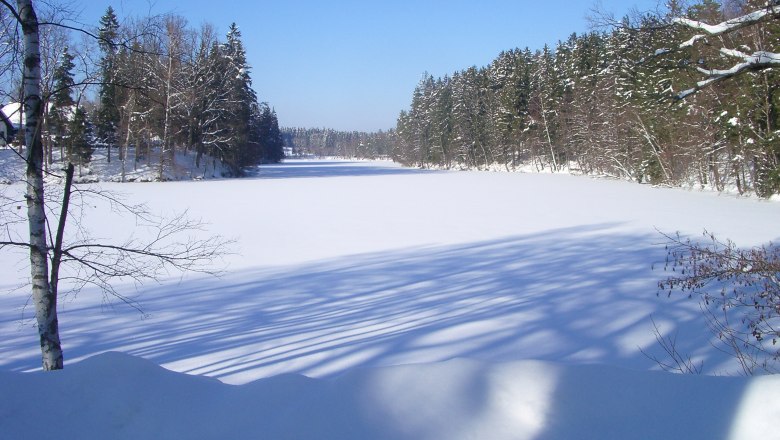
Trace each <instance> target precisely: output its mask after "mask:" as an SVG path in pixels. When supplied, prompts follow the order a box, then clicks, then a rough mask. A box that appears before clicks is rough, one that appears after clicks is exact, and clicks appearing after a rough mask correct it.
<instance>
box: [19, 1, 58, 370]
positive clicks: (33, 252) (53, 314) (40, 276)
mask: <svg viewBox="0 0 780 440" xmlns="http://www.w3.org/2000/svg"><path fill="white" fill-rule="evenodd" d="M16 4H17V8H18V13H19V18H20V19H21V25H22V32H23V33H24V77H23V86H24V114H25V118H26V119H25V125H24V136H25V143H26V145H27V195H26V198H27V218H28V222H29V227H30V275H31V278H32V298H33V303H34V305H35V318H36V321H37V323H38V334H39V335H40V339H41V354H42V360H43V369H44V370H58V369H61V368H62V364H63V361H62V347H61V346H60V335H59V326H58V322H57V296H56V292H53V291H52V290H51V286H50V284H49V276H48V275H49V273H48V271H49V261H48V256H49V254H48V243H47V240H46V211H45V206H44V197H43V191H44V189H43V143H42V142H41V130H40V122H41V113H42V111H41V110H42V108H41V95H40V93H41V92H40V81H41V55H40V43H39V40H38V18H37V16H36V15H35V10H34V9H33V5H32V1H31V0H17V2H16Z"/></svg>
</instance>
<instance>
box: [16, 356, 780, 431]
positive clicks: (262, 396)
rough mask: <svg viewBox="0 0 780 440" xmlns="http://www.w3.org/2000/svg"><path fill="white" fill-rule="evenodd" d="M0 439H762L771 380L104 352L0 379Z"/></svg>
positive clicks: (776, 404) (769, 420)
mask: <svg viewBox="0 0 780 440" xmlns="http://www.w3.org/2000/svg"><path fill="white" fill-rule="evenodd" d="M0 390H2V393H3V397H4V398H3V399H2V401H0V435H2V437H3V438H9V439H11V438H16V439H21V438H25V439H45V438H80V439H107V438H111V439H152V438H187V439H191V440H193V439H216V438H230V439H256V438H267V439H319V440H324V439H334V440H335V439H338V440H349V439H355V440H365V439H373V440H379V439H420V440H422V439H431V440H433V439H449V440H456V439H467V438H479V439H492V440H499V439H516V440H521V439H549V440H555V439H561V440H563V439H566V440H568V439H600V440H609V439H615V440H625V439H638V438H642V439H686V440H695V439H702V440H705V439H706V440H717V439H732V440H737V439H746V440H747V439H772V438H780V435H778V433H777V430H776V429H775V426H774V424H775V423H774V422H775V421H776V420H777V416H778V414H780V401H778V399H777V398H776V396H777V395H778V393H780V377H775V376H771V377H769V376H765V377H756V378H733V377H730V378H729V377H711V376H682V375H674V374H668V373H659V372H639V371H631V370H624V369H618V368H613V367H607V366H597V365H591V366H561V365H558V364H553V363H546V362H537V361H519V362H512V363H503V364H487V363H480V362H476V361H469V360H464V359H454V360H450V361H446V362H441V363H435V364H418V365H408V366H395V367H385V368H372V369H358V370H352V371H350V372H347V373H345V374H344V375H342V376H339V377H337V378H332V379H311V378H307V377H305V376H301V375H293V374H288V375H280V376H275V377H271V378H267V379H260V380H257V381H255V382H252V383H249V384H246V385H241V386H234V385H226V384H223V383H221V382H219V381H217V380H215V379H210V378H205V377H200V376H190V375H186V374H181V373H174V372H171V371H168V370H165V369H163V368H162V367H159V366H157V365H155V364H153V363H151V362H149V361H146V360H143V359H140V358H136V357H132V356H129V355H124V354H120V353H105V354H101V355H98V356H95V357H92V358H89V359H87V360H85V361H82V362H80V363H77V364H72V365H70V366H69V367H68V368H67V369H65V370H63V371H59V372H56V373H7V372H2V373H0Z"/></svg>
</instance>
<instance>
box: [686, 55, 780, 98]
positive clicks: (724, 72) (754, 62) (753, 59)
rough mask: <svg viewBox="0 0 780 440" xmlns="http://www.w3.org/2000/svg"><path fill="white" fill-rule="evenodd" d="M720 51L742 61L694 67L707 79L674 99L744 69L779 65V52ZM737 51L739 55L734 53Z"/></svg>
mask: <svg viewBox="0 0 780 440" xmlns="http://www.w3.org/2000/svg"><path fill="white" fill-rule="evenodd" d="M721 52H722V53H724V54H725V53H726V52H729V55H731V56H738V57H740V58H742V62H740V63H737V64H735V65H733V66H732V67H731V68H729V69H703V68H701V67H697V68H696V69H697V70H698V71H699V72H701V73H703V74H704V75H707V79H705V80H703V81H699V82H698V83H696V86H695V87H692V88H690V89H688V90H684V91H682V92H680V93H678V94H677V96H676V97H675V98H676V99H685V98H687V97H688V96H690V95H692V94H694V93H696V92H698V91H699V90H701V89H703V88H705V87H708V86H710V85H712V84H714V83H716V82H720V81H723V80H724V79H727V78H731V77H734V76H737V75H739V74H741V73H743V72H746V71H758V70H763V69H768V68H770V67H773V66H780V54H776V53H773V52H765V51H759V52H755V53H753V54H745V53H741V52H739V51H736V50H732V49H721ZM737 53H739V54H740V55H736V54H737Z"/></svg>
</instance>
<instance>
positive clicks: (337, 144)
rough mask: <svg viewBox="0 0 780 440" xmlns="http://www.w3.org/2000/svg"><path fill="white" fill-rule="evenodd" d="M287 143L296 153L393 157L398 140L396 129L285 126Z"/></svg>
mask: <svg viewBox="0 0 780 440" xmlns="http://www.w3.org/2000/svg"><path fill="white" fill-rule="evenodd" d="M282 138H283V140H284V145H285V147H287V148H289V149H290V151H291V152H292V154H293V155H295V156H318V157H326V156H338V157H354V158H358V159H367V158H385V157H390V155H391V154H392V151H393V149H394V148H395V146H396V143H397V140H396V135H395V131H394V130H389V131H382V130H379V131H377V132H371V133H368V132H362V131H338V130H333V129H328V128H289V127H285V128H282Z"/></svg>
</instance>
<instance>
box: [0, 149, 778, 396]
mask: <svg viewBox="0 0 780 440" xmlns="http://www.w3.org/2000/svg"><path fill="white" fill-rule="evenodd" d="M103 186H104V187H106V188H109V189H114V190H119V191H122V192H125V193H127V195H128V199H130V200H133V201H147V202H148V204H149V205H150V208H151V209H152V210H153V211H157V212H174V211H182V210H185V209H186V210H188V211H189V215H190V216H191V217H193V218H201V219H203V220H204V221H205V222H207V223H209V224H210V226H209V228H210V231H211V232H213V233H218V234H221V235H223V236H226V237H231V238H235V239H236V240H237V245H236V247H235V248H234V250H235V251H236V253H235V254H234V255H229V256H228V257H227V258H226V259H227V261H226V263H227V268H228V270H227V273H226V274H225V275H224V276H223V277H221V278H203V277H195V276H187V277H185V278H184V279H179V278H176V277H174V278H172V279H170V280H168V281H166V282H165V283H163V284H162V285H159V286H158V285H145V286H141V287H140V290H139V296H137V297H136V300H137V301H138V303H139V305H140V306H141V307H142V308H143V310H144V312H145V313H146V314H148V317H147V318H143V317H142V315H140V314H139V313H138V312H137V311H136V310H134V309H132V308H130V307H127V306H124V305H122V304H121V303H113V304H112V305H107V304H105V303H104V301H103V298H101V297H100V295H97V294H94V292H93V294H90V292H89V291H86V292H82V293H81V294H80V295H79V296H78V297H77V298H75V299H73V298H66V299H65V300H64V301H63V303H62V309H61V318H60V322H61V325H62V327H63V328H62V330H63V341H64V349H65V354H66V359H67V361H73V360H76V359H80V358H83V357H86V356H90V355H93V354H96V353H100V352H102V351H104V350H119V351H123V352H127V353H130V354H134V355H139V356H142V357H145V358H147V359H150V360H152V361H154V362H156V363H159V364H162V365H163V366H166V367H168V368H172V369H174V370H177V371H183V372H189V373H196V374H205V375H209V376H213V377H217V378H219V379H220V380H223V381H226V382H229V383H245V382H248V381H251V380H254V379H258V378H261V377H267V376H270V375H274V374H279V373H290V372H295V373H303V374H307V375H310V376H328V375H333V374H338V373H341V372H343V371H346V370H347V369H350V368H354V367H361V366H377V365H394V364H405V363H412V362H432V361H441V360H446V359H450V358H453V357H468V358H476V359H484V360H490V361H497V360H515V359H543V360H553V361H561V362H573V363H582V362H586V363H606V364H610V365H618V366H625V367H631V368H639V369H650V368H653V363H652V362H651V361H650V360H649V359H647V358H646V357H645V356H644V355H642V354H641V353H640V351H639V348H644V349H650V350H652V348H653V346H654V343H655V341H654V339H653V336H652V334H651V332H650V329H651V326H650V325H651V324H650V321H649V319H650V315H651V314H652V316H653V317H654V319H655V320H656V322H657V323H658V324H659V325H660V327H661V329H662V330H663V331H666V332H675V331H677V332H680V339H681V340H682V341H685V345H684V346H683V347H681V348H683V349H685V351H686V352H688V353H690V354H691V355H694V356H695V357H696V358H697V359H701V360H703V361H704V362H705V369H706V370H707V371H708V372H718V371H720V370H721V369H722V367H723V365H722V362H723V361H725V360H726V359H725V358H724V357H723V356H720V355H719V353H718V352H717V350H714V349H713V348H712V347H711V346H710V345H709V343H708V342H707V340H706V338H704V337H703V335H702V331H701V330H702V328H703V327H702V326H703V325H704V324H703V322H702V321H701V320H700V318H699V313H698V307H697V305H696V303H695V301H691V300H688V299H685V298H672V299H667V298H665V297H661V298H658V297H656V288H655V284H656V282H657V281H658V280H659V279H660V278H661V277H663V276H664V273H663V271H662V264H660V265H659V263H662V262H663V260H664V257H665V251H664V247H663V243H664V239H663V237H662V236H661V235H660V234H659V232H658V231H661V232H665V233H674V232H676V231H680V232H681V233H683V234H686V235H690V236H693V237H697V236H699V235H700V234H701V233H702V231H703V230H704V229H707V230H708V231H711V232H714V233H716V234H717V235H718V236H719V237H723V238H730V239H732V240H734V241H735V242H736V243H737V244H739V245H742V246H752V245H756V244H760V243H763V242H766V241H769V240H773V239H776V238H777V237H778V234H780V231H778V230H777V224H778V220H780V203H776V202H766V201H758V200H754V199H740V198H735V197H731V196H718V195H717V194H712V193H700V192H690V191H685V190H679V189H664V188H652V187H649V186H641V185H637V184H633V183H630V182H622V181H614V180H603V179H590V178H586V177H576V176H570V175H550V174H510V173H483V172H433V171H419V170H413V169H406V168H400V167H398V166H396V165H393V164H391V163H387V162H346V161H343V162H342V161H299V162H290V163H286V164H282V165H278V166H267V167H263V168H262V169H261V171H260V172H259V176H258V177H257V178H250V179H237V180H217V181H201V182H178V183H143V184H103ZM106 219H107V220H106ZM86 221H87V222H88V225H89V227H90V228H91V229H92V230H93V231H94V234H95V235H96V236H106V237H108V236H114V235H122V234H126V233H125V232H122V231H121V229H120V230H119V231H117V230H116V223H115V222H112V221H111V219H110V217H108V218H107V217H105V216H104V215H103V213H101V212H89V213H88V217H87V220H86ZM25 262H26V258H23V259H22V262H21V263H16V264H10V263H8V264H5V265H4V266H3V267H4V268H5V270H4V273H3V278H2V279H3V280H4V282H5V283H6V284H7V285H8V286H11V285H14V283H13V282H12V281H11V280H13V279H15V278H19V277H20V276H21V277H22V279H24V276H26V272H25V271H24V270H23V269H21V268H22V267H24V264H23V263H25ZM653 265H655V266H657V267H656V270H653ZM659 266H660V267H659ZM133 292H134V291H133V286H131V285H127V286H122V289H121V293H123V294H127V295H130V296H134V295H135V294H134V293H133ZM26 295H27V293H26V292H24V291H20V292H17V293H14V294H6V293H4V294H3V295H2V296H0V318H1V321H0V326H1V327H0V329H1V331H2V334H3V335H5V337H4V338H2V340H0V352H2V353H3V354H4V355H3V356H2V358H0V368H3V369H6V370H13V371H26V370H31V369H35V368H37V367H38V363H39V361H38V357H39V355H38V353H37V343H36V335H35V331H34V328H33V326H32V320H31V318H32V311H31V309H30V308H24V306H25V305H26V304H27V301H26Z"/></svg>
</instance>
